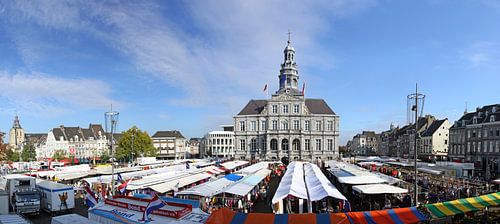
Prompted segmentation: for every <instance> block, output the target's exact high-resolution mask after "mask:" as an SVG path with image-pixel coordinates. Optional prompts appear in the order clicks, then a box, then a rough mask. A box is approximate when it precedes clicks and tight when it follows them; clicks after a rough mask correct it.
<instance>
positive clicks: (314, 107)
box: [306, 99, 335, 115]
mask: <svg viewBox="0 0 500 224" xmlns="http://www.w3.org/2000/svg"><path fill="white" fill-rule="evenodd" d="M306 106H307V109H309V112H311V113H312V114H332V115H335V112H333V110H332V109H331V108H330V107H329V106H328V104H327V103H326V102H325V100H323V99H306Z"/></svg>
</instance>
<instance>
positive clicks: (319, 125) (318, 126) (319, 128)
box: [316, 121, 321, 131]
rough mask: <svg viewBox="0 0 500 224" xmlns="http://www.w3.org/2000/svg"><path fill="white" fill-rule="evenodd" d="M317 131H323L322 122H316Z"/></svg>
mask: <svg viewBox="0 0 500 224" xmlns="http://www.w3.org/2000/svg"><path fill="white" fill-rule="evenodd" d="M316 131H321V121H316Z"/></svg>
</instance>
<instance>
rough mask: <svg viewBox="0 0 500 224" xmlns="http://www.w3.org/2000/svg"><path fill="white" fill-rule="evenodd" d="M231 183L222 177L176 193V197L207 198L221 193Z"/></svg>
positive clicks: (231, 182)
mask: <svg viewBox="0 0 500 224" xmlns="http://www.w3.org/2000/svg"><path fill="white" fill-rule="evenodd" d="M233 183H234V181H230V180H228V179H226V178H224V177H222V178H219V179H217V180H214V181H210V182H206V183H203V184H200V185H198V186H195V187H192V188H190V189H187V190H184V191H180V192H178V193H177V195H198V196H203V197H209V196H213V195H216V194H219V193H221V192H222V191H224V189H225V188H226V187H228V186H229V185H231V184H233Z"/></svg>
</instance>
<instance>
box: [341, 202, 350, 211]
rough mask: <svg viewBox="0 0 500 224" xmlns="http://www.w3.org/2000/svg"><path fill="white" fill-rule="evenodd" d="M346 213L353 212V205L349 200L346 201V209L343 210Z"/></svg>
mask: <svg viewBox="0 0 500 224" xmlns="http://www.w3.org/2000/svg"><path fill="white" fill-rule="evenodd" d="M342 210H344V212H350V211H351V203H350V202H349V201H348V200H345V201H344V207H343V208H342Z"/></svg>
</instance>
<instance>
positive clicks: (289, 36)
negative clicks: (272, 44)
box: [288, 29, 292, 45]
mask: <svg viewBox="0 0 500 224" xmlns="http://www.w3.org/2000/svg"><path fill="white" fill-rule="evenodd" d="M291 36H292V32H291V31H290V29H288V45H290V40H291V39H292V38H291Z"/></svg>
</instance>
